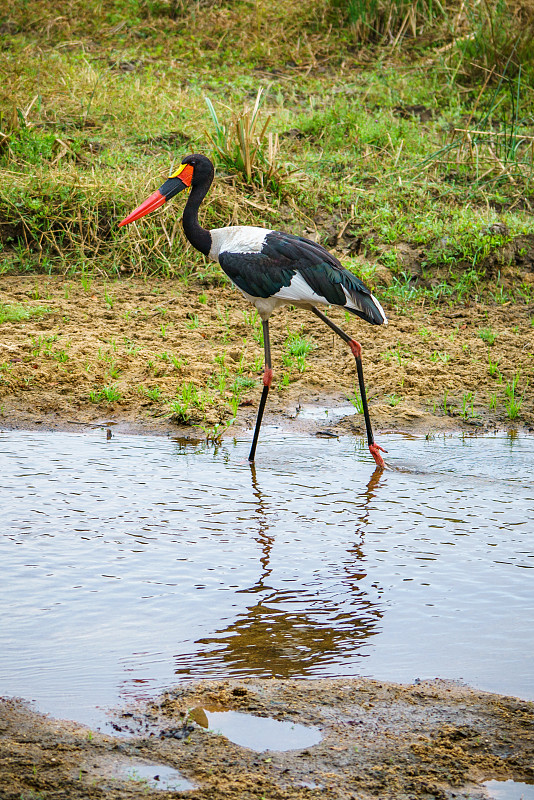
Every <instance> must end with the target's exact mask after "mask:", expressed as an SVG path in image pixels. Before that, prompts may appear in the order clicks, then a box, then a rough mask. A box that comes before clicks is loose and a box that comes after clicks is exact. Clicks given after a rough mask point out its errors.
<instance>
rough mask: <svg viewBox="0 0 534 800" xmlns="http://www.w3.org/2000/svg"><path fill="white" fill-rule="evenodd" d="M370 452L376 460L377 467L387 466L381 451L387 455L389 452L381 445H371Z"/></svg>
mask: <svg viewBox="0 0 534 800" xmlns="http://www.w3.org/2000/svg"><path fill="white" fill-rule="evenodd" d="M369 451H370V453H371V455H372V456H373V458H374V460H375V461H376V464H377V466H379V467H385V466H386V462H385V461H384V459H383V458H382V456H381V455H380V451H382V452H383V453H387V450H384V448H383V447H380V445H379V444H370V445H369Z"/></svg>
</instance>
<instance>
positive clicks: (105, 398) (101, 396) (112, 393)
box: [89, 384, 122, 403]
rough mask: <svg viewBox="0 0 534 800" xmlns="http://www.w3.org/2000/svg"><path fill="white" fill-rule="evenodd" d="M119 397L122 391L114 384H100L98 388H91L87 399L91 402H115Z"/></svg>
mask: <svg viewBox="0 0 534 800" xmlns="http://www.w3.org/2000/svg"><path fill="white" fill-rule="evenodd" d="M121 397H122V393H121V392H120V391H119V389H118V388H117V386H116V385H115V384H109V385H108V386H102V388H100V389H92V390H91V391H90V392H89V400H90V401H91V403H115V402H117V401H118V400H120V399H121Z"/></svg>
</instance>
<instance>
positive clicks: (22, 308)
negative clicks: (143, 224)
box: [0, 303, 52, 324]
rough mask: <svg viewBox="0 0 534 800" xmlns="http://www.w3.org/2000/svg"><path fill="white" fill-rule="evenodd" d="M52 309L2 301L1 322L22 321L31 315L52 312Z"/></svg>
mask: <svg viewBox="0 0 534 800" xmlns="http://www.w3.org/2000/svg"><path fill="white" fill-rule="evenodd" d="M50 313H52V312H51V309H49V308H46V307H45V306H28V305H18V304H14V305H11V304H5V303H0V324H1V323H2V322H21V321H23V320H26V319H30V318H31V317H42V316H43V315H44V314H50Z"/></svg>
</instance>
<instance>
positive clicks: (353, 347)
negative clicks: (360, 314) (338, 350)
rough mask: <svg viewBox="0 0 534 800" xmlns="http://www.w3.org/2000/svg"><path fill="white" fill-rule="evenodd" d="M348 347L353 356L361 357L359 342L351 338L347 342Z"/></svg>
mask: <svg viewBox="0 0 534 800" xmlns="http://www.w3.org/2000/svg"><path fill="white" fill-rule="evenodd" d="M349 347H350V349H351V350H352V355H353V356H354V358H361V357H362V346H361V344H360V343H359V342H357V341H356V340H355V339H351V340H350V342H349Z"/></svg>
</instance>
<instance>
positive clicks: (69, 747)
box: [0, 679, 534, 800]
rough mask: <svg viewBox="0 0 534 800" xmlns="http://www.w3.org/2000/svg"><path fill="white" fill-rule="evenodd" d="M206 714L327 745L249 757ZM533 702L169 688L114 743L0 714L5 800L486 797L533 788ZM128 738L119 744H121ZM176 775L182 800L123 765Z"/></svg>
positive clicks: (334, 690) (18, 712) (349, 691)
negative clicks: (306, 734)
mask: <svg viewBox="0 0 534 800" xmlns="http://www.w3.org/2000/svg"><path fill="white" fill-rule="evenodd" d="M204 709H207V710H217V709H219V710H228V709H233V710H237V711H242V712H245V713H248V714H253V715H255V716H269V717H271V718H275V719H278V720H288V721H291V722H292V723H301V724H305V725H313V726H317V727H318V728H320V730H321V733H322V735H323V738H322V741H321V742H320V743H319V744H316V745H314V746H312V747H308V748H306V749H297V750H289V751H286V752H276V751H263V752H261V753H258V752H255V751H254V750H251V749H248V748H245V747H241V746H239V745H236V744H233V743H232V742H231V741H229V740H228V739H227V738H225V737H224V736H221V735H219V734H216V733H213V732H210V731H209V730H206V729H205V728H204V727H202V725H201V724H198V723H197V722H195V721H193V719H192V718H195V719H199V720H200V721H201V720H202V712H203V710H204ZM533 722H534V704H533V703H528V702H524V701H521V700H518V699H516V698H511V697H502V696H499V695H492V694H484V693H480V692H474V691H471V690H470V689H467V688H464V687H459V686H455V685H452V684H448V683H446V682H442V681H432V682H421V683H419V684H415V685H411V686H399V685H396V684H389V683H378V682H376V681H371V680H362V679H353V680H350V679H342V680H341V679H339V680H324V679H323V680H312V681H304V680H286V681H281V680H262V681H256V680H244V681H243V680H242V681H223V682H202V683H198V684H193V685H189V686H188V687H182V688H178V689H176V690H175V691H172V692H170V693H168V694H166V695H165V696H163V697H162V698H161V701H160V702H159V703H158V704H155V705H152V706H149V707H145V708H136V709H131V710H128V711H126V712H124V713H123V716H122V718H119V719H118V720H117V729H118V736H117V738H114V737H111V736H106V735H103V734H100V733H92V732H90V731H88V729H86V728H83V727H79V726H76V725H74V724H73V723H62V722H58V721H56V720H49V719H47V718H45V717H41V716H39V715H36V714H32V713H31V712H29V711H28V710H27V709H26V708H25V707H24V706H23V705H20V704H18V703H16V702H15V701H6V702H0V797H2V798H5V799H6V800H20V799H21V798H47V799H48V798H65V797H66V798H90V799H91V800H92V798H103V797H105V798H117V799H118V798H137V797H144V798H149V797H156V796H158V797H176V796H187V797H191V798H195V799H196V798H199V800H200V798H206V800H207V799H208V798H209V799H210V800H218V799H219V798H220V800H229V799H230V798H240V800H241V798H242V799H243V800H245V799H246V800H249V798H250V800H253V798H257V799H258V800H260V799H261V798H264V799H265V800H278V799H279V798H280V800H286V799H287V800H290V799H291V800H293V798H294V799H295V800H296V799H297V798H299V800H301V799H302V800H304V799H305V798H310V799H311V798H324V797H329V798H333V800H337V799H338V798H339V800H348V799H349V798H351V799H356V798H357V799H358V800H360V799H361V800H367V798H395V800H408V798H420V799H421V800H422V799H423V798H424V799H425V800H426V799H427V798H437V799H439V800H446V799H447V800H448V799H449V798H451V799H452V798H465V799H466V800H467V798H471V799H472V800H476V799H477V798H482V797H486V796H487V794H485V792H484V788H483V786H481V783H482V782H483V781H486V780H490V779H497V780H510V779H512V780H516V781H522V782H532V781H533V780H534V735H533V728H532V723H533ZM127 734H128V735H127ZM140 761H141V762H143V763H145V764H147V763H148V764H152V765H153V769H152V775H154V776H156V775H158V774H159V773H160V772H161V771H162V769H164V767H165V766H171V767H174V768H175V769H177V770H179V771H180V774H181V775H182V776H184V777H186V778H187V779H189V780H190V781H191V782H192V783H193V784H194V786H195V787H197V788H194V789H193V790H190V791H188V792H184V793H181V792H172V791H166V790H159V791H158V790H157V789H154V788H151V787H152V786H153V785H156V786H157V781H156V782H154V783H153V784H151V783H147V782H146V781H141V780H136V779H132V778H127V777H114V776H117V775H118V774H119V771H120V770H121V769H123V770H124V768H125V767H126V766H127V765H128V764H130V765H132V766H134V765H136V764H139V762H140Z"/></svg>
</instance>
